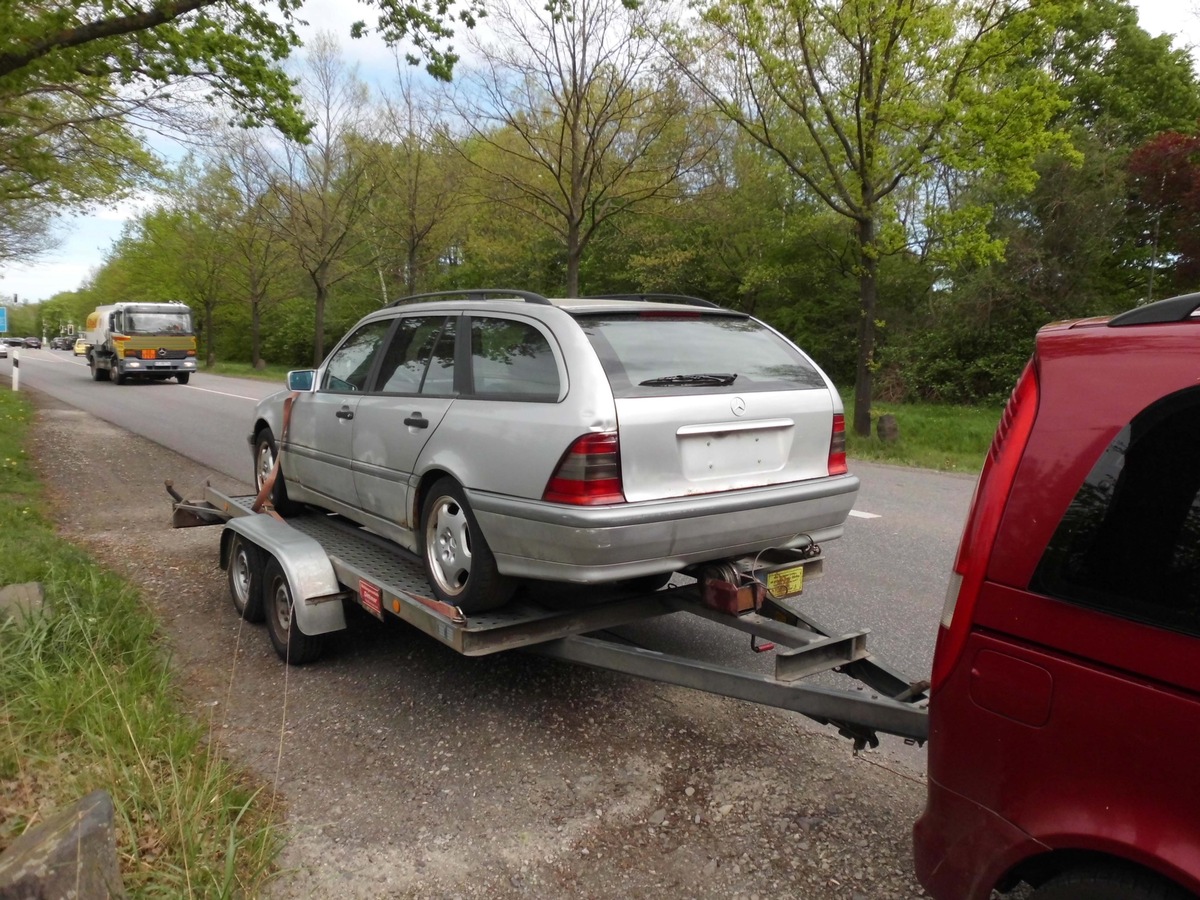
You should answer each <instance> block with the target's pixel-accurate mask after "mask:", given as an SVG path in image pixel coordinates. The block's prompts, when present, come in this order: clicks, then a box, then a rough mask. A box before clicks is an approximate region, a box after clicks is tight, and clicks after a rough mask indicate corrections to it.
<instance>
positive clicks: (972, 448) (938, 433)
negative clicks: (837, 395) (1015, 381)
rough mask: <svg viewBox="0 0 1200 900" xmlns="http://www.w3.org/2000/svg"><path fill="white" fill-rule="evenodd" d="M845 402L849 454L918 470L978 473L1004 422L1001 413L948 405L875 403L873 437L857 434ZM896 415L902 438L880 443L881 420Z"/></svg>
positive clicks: (850, 403) (849, 403)
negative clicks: (998, 427) (997, 426)
mask: <svg viewBox="0 0 1200 900" xmlns="http://www.w3.org/2000/svg"><path fill="white" fill-rule="evenodd" d="M844 399H845V403H846V451H847V453H849V454H850V456H851V457H853V458H856V459H867V460H874V461H876V462H886V463H894V464H896V465H902V466H919V467H922V468H927V469H939V470H941V471H947V472H968V473H970V474H977V473H978V472H979V470H980V469H981V468H982V466H983V457H984V456H985V455H986V454H987V450H988V447H990V446H991V443H992V436H993V435H994V434H995V433H996V423H997V422H999V421H1000V413H1001V410H1000V409H999V408H995V409H987V408H982V407H973V406H946V405H941V404H937V405H935V404H932V403H879V402H876V403H873V404H872V405H871V436H870V437H859V436H858V435H856V434H854V433H853V427H852V426H851V422H852V421H853V406H854V404H853V399H852V398H849V397H847V398H844ZM887 414H891V415H893V416H895V417H896V421H897V423H898V424H899V426H900V439H899V440H898V441H896V442H895V443H891V444H888V443H884V442H883V441H881V440H880V439H879V437H878V436H877V435H878V432H877V425H878V421H879V417H880V416H883V415H887Z"/></svg>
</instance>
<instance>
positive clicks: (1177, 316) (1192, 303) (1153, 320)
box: [1108, 292, 1200, 328]
mask: <svg viewBox="0 0 1200 900" xmlns="http://www.w3.org/2000/svg"><path fill="white" fill-rule="evenodd" d="M1198 308H1200V292H1198V293H1193V294H1181V295H1180V296H1178V297H1168V298H1167V299H1166V300H1159V301H1157V302H1156V303H1147V304H1146V305H1145V306H1138V307H1135V308H1133V309H1131V310H1128V311H1126V312H1123V313H1121V314H1120V315H1118V316H1113V317H1112V318H1111V319H1109V320H1108V327H1109V328H1121V327H1123V326H1125V325H1161V324H1163V323H1165V322H1182V321H1183V320H1184V319H1190V318H1191V317H1192V315H1194V314H1195V312H1196V310H1197V309H1198Z"/></svg>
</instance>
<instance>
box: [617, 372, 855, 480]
mask: <svg viewBox="0 0 1200 900" xmlns="http://www.w3.org/2000/svg"><path fill="white" fill-rule="evenodd" d="M616 405H617V421H618V427H619V434H620V448H621V450H620V452H621V476H622V482H623V485H624V489H625V498H626V499H627V500H628V501H630V502H637V501H639V500H657V499H663V498H667V497H679V496H686V495H689V494H705V493H711V492H714V491H729V490H738V489H741V488H750V487H762V486H765V485H771V484H782V483H786V482H794V481H806V480H809V479H812V478H822V477H825V476H826V475H828V472H829V469H828V465H829V441H830V437H831V435H832V430H833V413H834V407H833V397H832V395H831V394H830V392H829V391H828V390H823V389H813V390H802V391H801V390H787V391H768V392H763V391H759V392H749V393H745V394H729V393H721V394H685V395H682V396H660V397H627V398H622V399H618V400H617V404H616Z"/></svg>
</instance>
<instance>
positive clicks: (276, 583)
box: [262, 556, 325, 666]
mask: <svg viewBox="0 0 1200 900" xmlns="http://www.w3.org/2000/svg"><path fill="white" fill-rule="evenodd" d="M262 601H263V612H264V613H265V614H266V617H267V634H269V635H270V636H271V644H272V645H273V646H274V647H275V652H276V653H278V654H279V658H280V659H282V660H283V661H284V662H285V663H287V664H288V665H290V666H302V665H305V664H306V663H310V662H312V661H313V660H315V659H316V658H317V657H318V656H320V655H321V651H322V650H323V649H324V648H325V640H324V637H325V636H324V635H321V634H315V635H310V634H305V633H304V632H302V631H301V630H300V628H299V626H297V625H296V617H295V615H294V613H295V609H294V606H295V601H294V600H293V599H292V586H291V585H290V584H288V580H287V575H285V574H284V571H283V566H281V565H280V564H279V560H277V559H276V558H275V557H273V556H272V557H271V558H270V559H269V560H267V567H266V569H265V570H264V571H263V592H262Z"/></svg>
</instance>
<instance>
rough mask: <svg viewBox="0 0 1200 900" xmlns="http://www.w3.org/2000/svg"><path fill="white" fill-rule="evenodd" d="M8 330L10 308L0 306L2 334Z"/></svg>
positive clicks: (0, 332)
mask: <svg viewBox="0 0 1200 900" xmlns="http://www.w3.org/2000/svg"><path fill="white" fill-rule="evenodd" d="M7 331H8V310H7V309H5V308H4V307H3V306H0V334H4V333H6V332H7Z"/></svg>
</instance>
